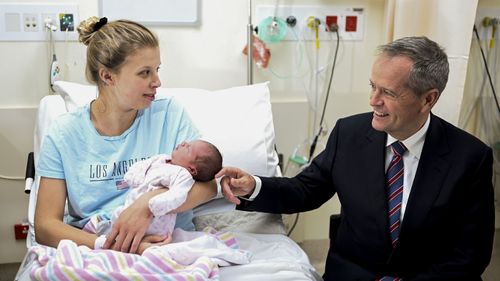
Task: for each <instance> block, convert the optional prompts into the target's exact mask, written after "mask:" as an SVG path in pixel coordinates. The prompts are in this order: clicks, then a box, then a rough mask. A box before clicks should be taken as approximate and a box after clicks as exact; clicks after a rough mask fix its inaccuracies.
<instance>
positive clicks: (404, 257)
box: [217, 37, 494, 281]
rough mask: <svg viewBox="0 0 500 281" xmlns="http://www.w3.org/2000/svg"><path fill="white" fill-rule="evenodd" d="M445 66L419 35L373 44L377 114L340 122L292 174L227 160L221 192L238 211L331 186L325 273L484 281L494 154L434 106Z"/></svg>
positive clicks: (265, 208)
mask: <svg viewBox="0 0 500 281" xmlns="http://www.w3.org/2000/svg"><path fill="white" fill-rule="evenodd" d="M448 73H449V66H448V59H447V55H446V53H445V52H444V51H443V49H442V48H441V47H440V46H439V45H438V44H436V43H435V42H433V41H431V40H429V39H427V38H426V37H406V38H401V39H399V40H396V41H394V42H391V43H389V44H386V45H382V46H380V47H379V54H378V55H377V57H376V60H375V62H374V64H373V67H372V73H371V77H370V85H371V95H370V105H371V106H372V108H373V112H370V113H364V114H359V115H354V116H351V117H346V118H342V119H340V120H338V122H337V124H336V126H335V128H334V129H333V131H332V132H331V135H330V137H329V139H328V143H327V145H326V148H325V150H324V151H323V152H321V153H320V154H319V155H318V156H317V157H316V158H315V159H313V161H312V162H311V164H310V165H309V166H308V167H307V168H306V169H304V170H303V171H302V172H301V173H300V174H298V175H297V176H295V177H293V178H266V177H256V176H251V175H249V174H248V173H246V172H244V171H242V170H240V169H238V168H232V167H226V168H224V169H223V170H221V171H220V172H219V174H218V175H217V177H220V176H225V177H223V179H222V181H221V185H222V188H223V192H224V194H225V196H226V198H227V199H228V200H230V201H232V202H234V203H236V204H239V205H238V208H239V209H241V210H247V211H262V212H270V213H296V212H303V211H309V210H312V209H315V208H318V207H319V206H321V205H322V204H323V203H325V202H327V201H328V200H329V199H330V198H331V197H332V196H333V195H334V194H335V193H337V194H338V197H339V200H340V203H341V206H342V214H341V215H342V216H341V217H342V218H341V223H340V226H339V229H338V232H337V235H336V238H335V240H334V241H333V243H332V244H331V248H330V250H329V253H328V257H327V261H326V270H325V275H324V276H323V277H324V279H325V280H342V281H343V280H401V279H403V280H405V281H406V280H468V281H469V280H481V274H482V272H483V271H484V269H485V268H486V266H487V265H488V263H489V261H490V257H491V251H492V244H493V235H494V203H493V186H492V162H493V156H492V151H491V149H490V148H489V147H488V146H486V145H485V144H483V143H482V142H481V141H480V140H478V139H476V138H475V137H473V136H471V135H469V134H468V133H466V132H464V131H462V130H460V129H458V128H456V127H455V126H453V125H451V124H449V123H448V122H446V121H444V120H443V119H441V118H439V117H437V116H435V115H434V114H432V113H431V109H432V107H433V106H434V105H435V104H436V102H437V100H438V98H439V96H440V94H441V93H442V91H443V90H444V88H445V86H446V83H447V80H448ZM393 143H397V144H393ZM392 147H394V148H392ZM398 147H399V148H398ZM391 173H392V174H391ZM386 177H391V179H386ZM240 199H243V200H240Z"/></svg>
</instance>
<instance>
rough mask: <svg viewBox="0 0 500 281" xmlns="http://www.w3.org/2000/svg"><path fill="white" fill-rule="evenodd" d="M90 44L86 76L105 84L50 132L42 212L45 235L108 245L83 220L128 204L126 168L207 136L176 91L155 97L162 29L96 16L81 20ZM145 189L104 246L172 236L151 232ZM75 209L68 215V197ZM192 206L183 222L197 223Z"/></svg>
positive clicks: (40, 230)
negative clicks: (172, 95)
mask: <svg viewBox="0 0 500 281" xmlns="http://www.w3.org/2000/svg"><path fill="white" fill-rule="evenodd" d="M78 32H79V34H80V41H81V42H83V43H84V44H85V45H86V46H87V65H86V76H87V80H89V82H91V83H94V84H96V85H97V89H98V95H97V98H96V99H95V100H94V101H92V102H91V103H90V104H88V105H86V106H83V107H81V108H79V109H78V110H76V111H75V112H72V113H69V114H65V115H63V116H61V117H60V118H58V119H57V120H56V121H55V122H54V123H53V124H52V126H51V128H50V131H49V133H48V135H47V136H46V137H45V139H44V141H43V144H42V148H41V151H40V157H39V162H38V167H37V172H38V174H39V175H40V176H41V179H40V185H39V190H38V197H37V198H38V199H37V205H36V212H35V231H36V239H37V242H38V243H41V244H44V245H49V246H53V247H56V246H57V245H58V243H59V241H60V240H62V239H70V240H73V241H74V242H75V243H77V244H79V245H86V246H88V247H90V248H95V247H96V246H97V248H100V247H101V246H100V245H102V244H103V243H104V241H102V239H103V238H100V239H98V237H97V236H96V235H95V234H90V233H87V232H85V231H83V230H81V228H82V227H83V225H85V223H86V222H87V221H88V219H89V217H91V216H94V215H99V216H103V217H107V216H109V214H110V213H111V211H112V210H113V209H115V208H116V207H117V206H119V205H121V204H123V202H124V199H125V194H126V191H127V187H126V186H125V185H124V182H123V175H124V174H125V172H126V171H127V168H128V167H130V166H131V165H132V164H133V163H135V162H137V161H139V160H142V159H146V158H149V157H150V156H152V155H155V154H159V153H165V154H170V153H171V152H172V150H173V149H174V148H175V147H176V146H177V145H178V144H180V143H181V142H183V141H190V140H193V139H196V138H198V137H199V133H198V130H197V129H196V128H195V126H194V124H193V123H192V122H191V120H190V119H189V117H188V115H187V113H186V112H185V111H184V110H183V109H182V107H181V106H180V105H179V104H177V103H175V102H174V101H173V100H171V99H161V100H155V94H156V89H157V88H158V87H160V85H161V82H160V79H159V77H158V69H159V66H160V50H159V43H158V39H157V38H156V36H155V35H154V34H153V33H152V32H151V31H150V30H148V29H147V28H145V27H144V26H142V25H140V24H138V23H135V22H131V21H126V20H119V21H114V22H110V23H107V19H106V18H102V19H100V20H99V19H98V18H97V17H91V18H89V19H87V20H85V21H83V22H81V24H80V25H79V27H78ZM165 190H166V189H161V190H156V191H153V192H149V193H146V194H144V195H143V196H141V197H140V198H139V200H137V201H136V203H134V204H133V205H131V206H130V207H128V208H127V209H125V210H124V212H123V213H122V214H121V215H120V217H119V219H118V220H117V222H116V223H115V224H114V226H113V230H112V232H111V233H110V234H109V235H108V236H107V238H105V239H106V241H105V243H104V245H102V248H112V249H114V250H120V251H123V252H130V253H135V252H139V253H142V251H144V249H146V248H147V247H149V246H151V245H153V244H155V245H161V244H165V243H168V242H169V241H170V239H171V238H170V237H160V236H146V237H144V233H145V231H146V228H147V227H148V225H149V223H150V221H151V219H152V213H151V212H150V210H149V207H148V201H149V198H151V197H153V196H154V195H156V194H158V193H159V192H164V191H165ZM215 190H216V186H215V183H214V181H211V182H209V183H198V182H197V183H196V184H195V185H194V186H193V188H192V189H191V191H190V193H189V197H188V200H187V202H186V203H185V204H183V205H182V206H181V208H179V210H178V211H186V210H189V209H191V208H193V207H195V206H196V205H198V204H201V203H203V202H205V201H207V200H209V199H210V198H212V197H213V196H214V195H215V193H216V191H215ZM66 199H67V202H68V212H69V216H68V217H67V218H64V207H65V202H66ZM191 219H192V212H191V211H187V212H184V213H179V214H178V216H177V223H176V227H181V228H184V229H185V230H192V229H194V225H193V224H192V221H191Z"/></svg>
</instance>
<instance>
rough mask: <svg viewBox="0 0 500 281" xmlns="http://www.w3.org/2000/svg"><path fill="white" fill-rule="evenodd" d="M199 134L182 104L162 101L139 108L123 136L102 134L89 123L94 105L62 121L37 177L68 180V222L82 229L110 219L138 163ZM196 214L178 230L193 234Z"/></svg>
mask: <svg viewBox="0 0 500 281" xmlns="http://www.w3.org/2000/svg"><path fill="white" fill-rule="evenodd" d="M199 137H200V135H199V132H198V130H197V129H196V127H195V125H194V124H193V122H192V121H191V119H190V118H189V116H188V114H187V112H186V111H185V110H184V109H183V108H182V106H181V105H180V104H179V103H177V102H175V101H174V100H172V98H163V99H157V100H155V101H154V102H153V103H152V104H151V106H150V107H148V108H146V109H144V110H140V111H139V112H138V114H137V117H136V119H135V121H134V123H133V124H132V126H130V128H129V129H128V130H126V131H125V132H124V133H123V134H121V135H120V136H112V137H109V136H102V135H100V134H99V133H98V132H97V130H96V129H95V127H94V125H93V124H92V121H91V120H90V105H89V104H87V105H85V106H83V107H80V108H78V110H76V111H75V112H71V113H67V114H64V115H62V116H60V117H59V118H57V119H56V120H55V121H54V123H53V124H51V127H50V129H49V133H48V134H47V136H46V137H45V138H44V140H43V143H42V147H41V149H40V156H39V160H38V166H37V169H36V173H37V174H38V175H39V176H42V177H47V178H56V179H64V180H65V181H66V189H67V196H68V213H69V216H68V217H67V218H66V220H65V221H66V223H69V224H71V225H73V226H76V227H79V228H82V227H83V226H84V225H85V224H86V223H87V221H88V220H89V218H90V217H91V216H93V215H101V216H104V217H109V215H110V214H111V213H112V211H113V210H114V209H115V208H116V207H118V206H120V205H122V204H123V203H124V201H125V195H126V192H127V191H128V187H127V186H126V185H125V184H124V181H123V176H124V175H125V173H126V172H127V169H128V168H129V167H130V166H131V165H132V164H134V163H135V162H137V161H140V160H143V159H146V158H149V157H151V156H153V155H156V154H171V153H172V151H173V149H174V148H175V147H176V146H177V145H178V144H179V143H181V142H183V141H191V140H193V139H197V138H199ZM192 217H193V214H192V211H188V212H184V213H179V214H178V215H177V222H176V227H181V228H183V229H185V230H194V225H193V222H192Z"/></svg>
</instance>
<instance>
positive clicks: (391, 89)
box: [370, 55, 431, 140]
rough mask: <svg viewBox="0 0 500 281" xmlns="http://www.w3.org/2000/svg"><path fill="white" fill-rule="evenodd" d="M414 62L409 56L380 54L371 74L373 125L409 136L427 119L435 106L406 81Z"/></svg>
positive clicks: (376, 127) (397, 136)
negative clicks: (417, 93) (413, 90)
mask: <svg viewBox="0 0 500 281" xmlns="http://www.w3.org/2000/svg"><path fill="white" fill-rule="evenodd" d="M412 65H413V62H412V61H411V60H410V59H409V58H406V57H403V56H396V57H389V56H385V55H380V56H378V57H377V58H376V60H375V62H374V64H373V67H372V74H371V78H370V86H371V95H370V106H371V107H372V108H373V119H372V127H373V128H374V129H375V130H378V131H384V132H386V133H388V134H390V135H391V136H393V137H395V138H397V139H399V140H405V139H407V138H408V137H410V136H411V135H413V134H414V133H416V132H417V131H418V130H419V129H420V128H421V127H422V126H423V125H424V123H425V121H426V117H427V115H428V113H429V112H430V109H431V107H430V106H429V105H428V100H426V96H427V94H428V93H425V94H423V95H422V96H420V97H419V96H417V95H416V94H415V93H413V92H412V90H410V89H409V88H408V87H407V86H406V84H407V81H408V77H409V74H410V70H411V67H412Z"/></svg>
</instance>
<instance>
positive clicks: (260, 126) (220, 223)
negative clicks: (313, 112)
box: [54, 81, 285, 234]
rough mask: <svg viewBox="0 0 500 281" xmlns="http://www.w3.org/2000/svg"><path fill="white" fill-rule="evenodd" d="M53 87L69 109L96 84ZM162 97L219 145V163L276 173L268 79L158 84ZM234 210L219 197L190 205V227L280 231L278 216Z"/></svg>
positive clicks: (83, 99)
mask: <svg viewBox="0 0 500 281" xmlns="http://www.w3.org/2000/svg"><path fill="white" fill-rule="evenodd" d="M54 89H55V91H56V93H57V94H59V95H61V96H62V98H63V99H64V103H65V106H66V109H67V110H68V111H73V110H75V109H76V108H78V107H79V106H82V105H84V104H86V103H89V102H91V101H92V100H93V99H95V98H96V97H97V89H96V87H95V86H91V85H83V84H78V83H73V82H67V81H56V82H55V83H54ZM165 96H173V97H174V98H175V99H177V100H178V101H179V102H180V103H181V104H182V105H183V106H184V108H185V109H186V111H187V112H188V114H189V115H190V117H191V119H192V120H193V122H194V123H195V124H196V126H197V127H198V129H199V130H200V132H201V134H202V136H203V139H205V140H207V141H209V142H211V143H213V144H214V145H215V146H217V147H218V148H219V150H220V152H221V153H222V156H223V165H224V166H235V167H239V168H241V169H243V170H245V171H247V172H249V173H251V174H254V175H261V176H279V175H281V171H280V169H279V166H278V155H277V153H276V150H275V147H274V146H275V142H274V124H273V117H272V111H271V102H270V93H269V87H268V83H267V82H266V83H260V84H254V85H249V86H241V87H234V88H228V89H223V90H217V91H209V90H203V89H191V88H158V89H157V98H162V97H165ZM234 209H235V206H234V205H233V204H231V203H230V202H228V201H226V200H225V199H224V198H220V199H214V200H212V201H210V202H208V203H206V204H203V205H201V206H199V207H197V208H195V209H194V215H195V219H194V223H195V226H196V228H197V229H198V230H201V229H203V228H204V227H205V226H207V225H210V226H212V227H214V228H216V229H219V230H233V229H236V230H240V231H246V232H252V233H281V234H283V233H285V230H284V227H283V224H282V222H281V215H276V214H263V213H258V212H240V211H236V210H234ZM243 223H244V225H243Z"/></svg>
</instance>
